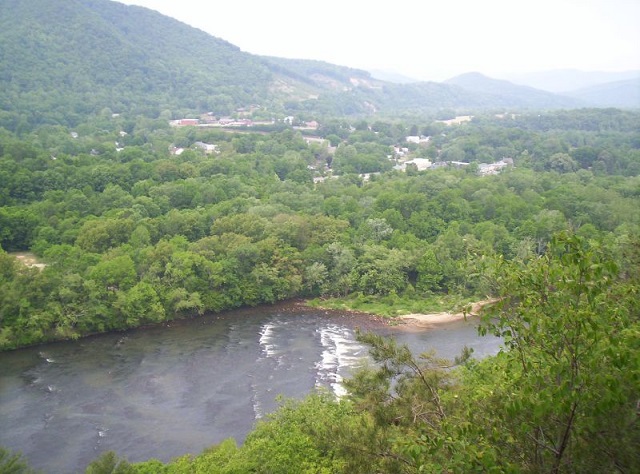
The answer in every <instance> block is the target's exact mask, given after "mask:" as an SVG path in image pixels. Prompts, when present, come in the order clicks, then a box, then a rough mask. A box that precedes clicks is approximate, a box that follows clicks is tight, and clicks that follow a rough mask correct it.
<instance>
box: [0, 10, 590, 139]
mask: <svg viewBox="0 0 640 474" xmlns="http://www.w3.org/2000/svg"><path fill="white" fill-rule="evenodd" d="M0 85H1V86H2V87H0V110H1V111H0V126H2V127H4V128H7V129H9V130H16V131H25V130H28V129H30V128H31V127H33V126H40V125H44V124H62V125H66V126H74V127H75V126H77V125H78V124H79V123H81V122H84V121H86V119H87V117H91V116H96V115H99V114H101V113H102V114H105V113H107V114H108V113H120V114H128V115H129V116H138V115H142V116H146V117H149V118H162V119H167V120H168V119H170V118H178V117H184V116H188V115H196V114H201V113H206V112H213V113H214V114H216V115H227V114H230V113H232V112H234V111H235V110H236V109H238V108H240V107H246V106H249V105H260V106H261V107H262V110H269V111H270V112H271V113H281V112H285V113H308V114H312V115H314V116H319V115H324V116H330V115H331V116H336V115H363V116H364V115H371V114H376V113H383V114H396V115H397V114H400V113H401V114H406V113H419V114H424V113H425V112H428V113H432V112H433V111H437V110H439V109H442V108H448V109H451V108H454V109H465V108H467V109H468V108H478V107H488V108H504V107H515V108H519V107H520V108H521V107H527V108H530V107H538V108H553V107H572V106H575V105H577V102H575V101H573V100H567V99H564V98H563V99H560V98H558V96H554V95H552V94H547V93H543V92H540V91H534V90H532V89H528V90H526V91H524V90H523V89H521V88H518V87H516V86H513V85H512V86H511V87H497V88H496V87H494V88H486V87H469V84H460V83H459V81H458V82H456V81H452V82H450V83H446V84H445V83H435V82H423V83H411V84H395V83H391V82H385V81H382V80H378V79H375V78H374V77H372V76H371V74H370V73H368V72H366V71H360V70H357V69H352V68H348V67H343V66H336V65H333V64H328V63H323V62H319V61H309V60H291V59H280V58H272V57H259V56H254V55H251V54H248V53H245V52H242V51H241V50H240V49H239V48H237V47H236V46H234V45H232V44H229V43H227V42H226V41H224V40H222V39H219V38H216V37H213V36H211V35H209V34H207V33H205V32H203V31H201V30H198V29H195V28H192V27H189V26H187V25H185V24H183V23H180V22H178V21H176V20H173V19H171V18H168V17H166V16H164V15H161V14H159V13H157V12H154V11H152V10H149V9H146V8H141V7H136V6H127V5H124V4H121V3H117V2H113V1H109V0H58V1H56V2H50V1H46V0H20V1H19V0H3V1H2V8H1V9H0ZM460 86H462V87H460Z"/></svg>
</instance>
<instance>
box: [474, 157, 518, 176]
mask: <svg viewBox="0 0 640 474" xmlns="http://www.w3.org/2000/svg"><path fill="white" fill-rule="evenodd" d="M507 166H513V158H503V159H502V160H500V161H496V162H495V163H480V164H479V165H478V174H479V175H481V176H489V175H492V174H498V173H499V172H500V171H502V170H503V169H504V168H506V167H507Z"/></svg>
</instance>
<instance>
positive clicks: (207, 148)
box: [193, 142, 220, 155]
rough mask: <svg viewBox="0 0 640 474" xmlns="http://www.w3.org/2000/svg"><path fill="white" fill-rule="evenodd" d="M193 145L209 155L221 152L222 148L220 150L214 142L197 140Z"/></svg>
mask: <svg viewBox="0 0 640 474" xmlns="http://www.w3.org/2000/svg"><path fill="white" fill-rule="evenodd" d="M193 146H195V147H196V148H200V149H201V150H204V152H205V153H206V154H208V155H210V154H211V153H216V154H217V153H220V150H218V145H214V144H212V143H205V142H195V143H194V144H193Z"/></svg>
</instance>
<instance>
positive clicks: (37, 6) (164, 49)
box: [0, 0, 271, 128]
mask: <svg viewBox="0 0 640 474" xmlns="http://www.w3.org/2000/svg"><path fill="white" fill-rule="evenodd" d="M2 3H3V7H2V8H1V9H0V83H1V84H2V88H1V92H0V108H1V109H2V110H3V114H2V117H0V125H2V126H5V127H7V128H15V127H16V126H19V125H20V122H25V123H26V124H28V125H39V124H42V123H67V124H74V123H77V122H78V121H80V120H82V118H83V117H85V116H86V115H89V114H92V113H98V112H99V111H100V110H101V109H102V108H103V107H109V108H110V109H112V110H113V112H123V111H127V112H131V113H132V114H143V115H148V116H157V115H158V114H159V113H160V112H161V111H162V110H164V109H173V110H175V109H199V110H205V111H206V110H209V109H218V110H220V111H222V112H224V111H231V110H233V109H234V108H235V107H236V106H238V105H244V104H247V103H250V102H251V101H253V100H256V99H257V98H261V97H264V96H265V94H266V89H267V85H268V83H269V81H270V80H271V73H270V72H269V70H268V69H267V68H266V67H265V66H264V65H263V64H262V62H261V61H260V60H259V59H258V58H256V57H254V56H252V55H250V54H247V53H243V52H242V51H240V49H239V48H237V47H235V46H233V45H231V44H229V43H227V42H225V41H223V40H220V39H218V38H214V37H212V36H210V35H209V34H207V33H204V32H202V31H200V30H197V29H194V28H191V27H189V26H187V25H185V24H183V23H180V22H178V21H176V20H173V19H171V18H168V17H166V16H163V15H160V14H159V13H156V12H153V11H151V10H148V9H144V8H141V7H135V6H126V5H123V4H120V3H116V2H111V1H106V0H57V1H56V2H51V1H48V0H3V2H2ZM16 121H18V123H15V122H16Z"/></svg>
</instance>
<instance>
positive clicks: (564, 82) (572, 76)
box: [503, 69, 640, 94]
mask: <svg viewBox="0 0 640 474" xmlns="http://www.w3.org/2000/svg"><path fill="white" fill-rule="evenodd" d="M639 78H640V70H632V71H621V72H607V71H579V70H577V69H554V70H550V71H539V72H531V73H521V74H506V75H504V77H503V79H506V80H508V81H510V82H513V83H514V84H520V85H525V86H530V87H535V88H536V89H540V90H544V91H548V92H554V93H557V94H566V93H570V92H573V91H577V90H582V89H588V88H590V87H594V86H598V85H602V84H606V83H612V82H619V81H626V80H630V79H639Z"/></svg>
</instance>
